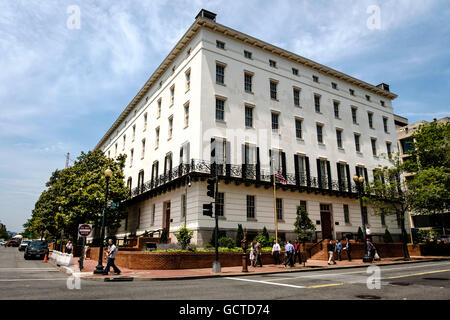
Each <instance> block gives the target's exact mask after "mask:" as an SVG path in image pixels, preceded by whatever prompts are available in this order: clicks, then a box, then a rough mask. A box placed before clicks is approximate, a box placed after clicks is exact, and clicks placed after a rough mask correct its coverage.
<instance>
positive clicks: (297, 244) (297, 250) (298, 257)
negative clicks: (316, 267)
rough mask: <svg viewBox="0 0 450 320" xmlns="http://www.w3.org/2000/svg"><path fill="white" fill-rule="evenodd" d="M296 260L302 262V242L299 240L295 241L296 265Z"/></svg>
mask: <svg viewBox="0 0 450 320" xmlns="http://www.w3.org/2000/svg"><path fill="white" fill-rule="evenodd" d="M296 260H298V263H300V264H301V263H302V254H301V252H300V243H299V242H298V240H295V241H294V265H295V261H296Z"/></svg>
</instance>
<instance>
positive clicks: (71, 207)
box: [24, 150, 129, 239]
mask: <svg viewBox="0 0 450 320" xmlns="http://www.w3.org/2000/svg"><path fill="white" fill-rule="evenodd" d="M125 159H126V156H124V155H120V156H118V157H117V159H111V158H108V157H106V156H105V155H104V153H103V152H102V151H101V150H95V151H89V152H88V153H84V152H82V153H81V155H80V156H79V157H78V158H77V160H76V161H75V163H74V164H73V166H72V167H69V168H66V169H63V170H55V171H54V172H53V173H52V175H51V176H50V179H49V181H48V182H47V183H46V187H47V189H46V190H44V191H43V192H42V194H41V195H40V197H39V199H38V201H37V202H36V204H35V208H34V209H33V211H32V216H31V218H30V219H29V220H28V221H27V223H26V224H25V225H24V227H25V229H26V230H25V231H26V232H27V233H29V232H39V231H41V230H42V231H47V232H48V234H49V235H50V236H53V237H57V236H58V234H59V233H60V231H61V230H64V232H65V234H68V235H69V236H70V237H72V239H76V238H77V230H78V225H79V224H81V223H91V224H94V225H95V226H96V228H95V231H96V232H97V236H98V235H99V229H100V224H101V214H102V210H103V206H104V201H105V188H106V177H105V175H104V171H105V170H106V169H107V168H110V169H111V170H112V171H113V176H112V177H111V179H110V181H109V193H108V200H109V201H112V202H122V201H124V200H126V199H128V197H129V190H128V188H127V187H126V186H125V183H124V175H123V168H124V166H125ZM124 217H125V210H124V208H123V207H122V206H119V208H116V209H108V210H107V211H106V214H105V225H106V227H107V228H108V229H114V228H117V227H118V226H120V220H122V219H123V218H124Z"/></svg>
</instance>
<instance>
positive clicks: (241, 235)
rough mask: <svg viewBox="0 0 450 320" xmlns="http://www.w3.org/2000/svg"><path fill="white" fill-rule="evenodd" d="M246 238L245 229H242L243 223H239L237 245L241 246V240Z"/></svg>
mask: <svg viewBox="0 0 450 320" xmlns="http://www.w3.org/2000/svg"><path fill="white" fill-rule="evenodd" d="M242 239H244V230H242V224H238V229H237V233H236V243H235V244H236V247H240V246H241V241H242Z"/></svg>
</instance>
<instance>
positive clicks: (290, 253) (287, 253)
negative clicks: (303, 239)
mask: <svg viewBox="0 0 450 320" xmlns="http://www.w3.org/2000/svg"><path fill="white" fill-rule="evenodd" d="M280 254H281V246H280V244H279V243H278V241H277V240H275V241H274V244H273V246H272V257H273V261H274V264H275V265H279V264H280ZM296 261H298V263H301V262H302V256H301V251H300V243H299V242H298V241H297V240H295V241H294V244H292V243H291V242H290V241H286V242H285V245H284V261H283V264H284V266H285V267H287V265H288V264H289V266H290V267H293V266H294V265H295V263H296ZM250 265H251V266H252V267H256V266H260V267H262V246H261V243H259V242H258V241H256V242H255V243H254V242H251V243H250Z"/></svg>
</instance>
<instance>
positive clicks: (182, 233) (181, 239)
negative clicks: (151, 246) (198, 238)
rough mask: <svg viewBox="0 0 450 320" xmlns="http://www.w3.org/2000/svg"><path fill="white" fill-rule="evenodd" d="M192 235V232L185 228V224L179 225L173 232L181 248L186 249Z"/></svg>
mask: <svg viewBox="0 0 450 320" xmlns="http://www.w3.org/2000/svg"><path fill="white" fill-rule="evenodd" d="M193 235H194V232H193V231H191V230H189V229H188V228H186V225H184V226H183V227H181V228H180V229H179V230H178V232H177V233H175V236H176V237H177V240H178V243H179V244H180V246H181V249H183V250H184V249H186V247H187V246H188V245H189V243H191V239H192V236H193Z"/></svg>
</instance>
